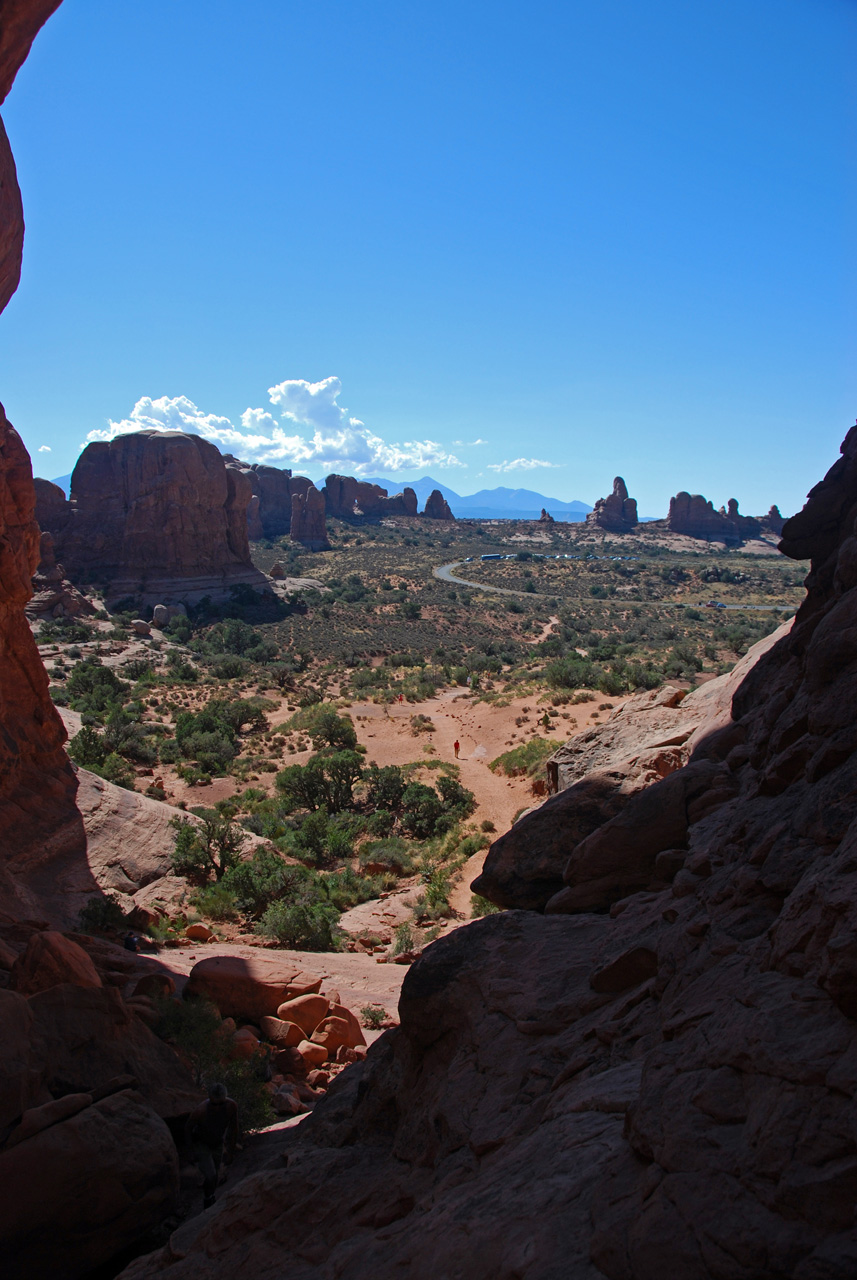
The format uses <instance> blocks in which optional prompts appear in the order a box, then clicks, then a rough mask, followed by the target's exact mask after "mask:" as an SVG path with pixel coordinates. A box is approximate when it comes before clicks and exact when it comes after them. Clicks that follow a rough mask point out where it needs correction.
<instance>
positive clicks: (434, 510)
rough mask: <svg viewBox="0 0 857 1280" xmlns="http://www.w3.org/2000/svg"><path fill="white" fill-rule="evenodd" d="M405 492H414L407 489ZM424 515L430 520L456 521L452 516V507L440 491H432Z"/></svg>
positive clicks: (427, 499)
mask: <svg viewBox="0 0 857 1280" xmlns="http://www.w3.org/2000/svg"><path fill="white" fill-rule="evenodd" d="M405 492H406V493H412V492H413V490H411V489H407V490H405ZM423 515H424V516H427V517H428V519H429V520H454V519H455V516H454V515H453V514H452V508H451V507H450V505H449V503H448V502H447V500H446V498H445V497H444V496H443V494H442V493H441V491H440V489H432V491H431V493H430V494H429V496H428V497H427V498H426V505H425V510H424V511H423Z"/></svg>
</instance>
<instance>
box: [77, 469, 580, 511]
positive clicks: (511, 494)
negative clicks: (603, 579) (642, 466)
mask: <svg viewBox="0 0 857 1280" xmlns="http://www.w3.org/2000/svg"><path fill="white" fill-rule="evenodd" d="M360 479H361V480H362V479H364V477H363V476H361V477H360ZM70 483H71V473H70V472H69V474H68V475H67V476H57V477H56V479H55V480H54V484H58V485H59V487H60V488H61V489H62V490H64V492H65V495H66V497H68V493H69V485H70ZM367 483H368V484H379V485H380V486H381V488H382V489H386V490H387V492H388V493H389V494H394V493H401V492H402V490H403V489H404V488H405V487H406V485H407V487H408V488H409V489H413V490H414V492H415V493H416V495H417V500H418V501H419V504H420V507H423V506H425V501H426V498H427V497H428V496H429V494H430V493H431V491H432V489H440V491H441V493H442V494H443V496H444V497H445V498H446V500H447V502H448V503H449V505H450V507H451V508H452V514H453V515H454V516H460V517H461V518H463V519H465V520H467V519H471V520H538V518H539V516H540V515H541V513H542V508H543V507H544V509H545V511H547V512H548V514H549V515H552V516H553V518H554V520H571V521H575V520H585V519H586V513H587V512H588V511H591V510H592V508H591V507H590V506H588V505H587V504H586V503H585V502H560V501H559V499H558V498H547V497H545V495H544V494H543V493H536V492H535V490H533V489H506V488H504V487H503V486H502V485H501V486H500V487H498V488H497V489H480V490H479V492H478V493H471V494H469V495H466V496H462V495H461V494H460V493H456V492H455V490H454V489H450V488H449V487H448V486H447V485H445V484H441V483H440V481H439V480H432V478H431V476H423V478H422V480H408V481H405V482H402V481H399V480H385V479H384V478H383V477H382V476H371V477H369V478H368V480H367Z"/></svg>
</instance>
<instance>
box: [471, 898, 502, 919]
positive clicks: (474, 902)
mask: <svg viewBox="0 0 857 1280" xmlns="http://www.w3.org/2000/svg"><path fill="white" fill-rule="evenodd" d="M502 909H503V908H502V907H498V906H497V904H496V903H494V902H492V901H491V899H490V898H483V897H482V895H481V894H479V893H472V894H471V895H470V917H471V919H472V920H479V919H480V918H481V917H482V916H491V915H494V914H495V913H496V912H498V911H502Z"/></svg>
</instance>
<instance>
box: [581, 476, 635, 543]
mask: <svg viewBox="0 0 857 1280" xmlns="http://www.w3.org/2000/svg"><path fill="white" fill-rule="evenodd" d="M586 523H587V524H591V525H597V526H598V528H599V529H607V530H609V531H610V532H611V533H628V532H630V530H631V529H636V527H637V524H638V520H637V500H636V498H629V497H628V488H627V485H626V484H625V481H624V480H623V479H622V477H621V476H617V477H616V479H615V480H614V481H613V492H612V493H611V494H610V496H609V497H607V498H599V499H598V501H597V502H596V504H595V506H594V507H593V509H592V510H591V511H590V512H589V514H588V515H587V517H586Z"/></svg>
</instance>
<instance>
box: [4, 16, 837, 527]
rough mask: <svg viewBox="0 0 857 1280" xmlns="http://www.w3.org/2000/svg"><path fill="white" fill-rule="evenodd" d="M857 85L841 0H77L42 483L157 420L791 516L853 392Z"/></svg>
mask: <svg viewBox="0 0 857 1280" xmlns="http://www.w3.org/2000/svg"><path fill="white" fill-rule="evenodd" d="M855 89H857V6H855V5H854V4H853V3H851V0H646V2H645V3H640V0H599V2H598V3H597V4H592V3H591V0H586V3H583V2H582V0H563V2H562V3H554V2H553V0H550V2H548V0H529V2H528V3H527V4H526V5H524V4H522V3H520V0H518V3H515V4H512V3H507V2H506V0H499V2H496V0H495V2H492V3H491V4H488V3H486V2H485V0H479V2H476V0H454V2H453V0H432V3H431V4H429V3H426V2H422V3H409V2H408V0H396V2H395V3H392V0H373V3H371V4H368V3H357V2H356V0H316V2H315V3H308V2H307V0H301V3H294V2H293V0H254V3H253V4H251V5H245V6H241V7H240V8H238V7H236V6H235V4H234V0H230V3H228V4H227V3H224V2H221V0H205V2H204V3H203V0H178V2H177V0H145V2H144V0H121V3H116V0H65V3H64V4H63V5H62V7H61V8H60V9H59V11H58V12H57V13H56V14H55V15H54V17H53V18H51V19H50V21H49V22H48V24H47V26H46V27H45V28H44V30H43V31H42V33H41V34H40V36H39V37H38V39H37V41H36V44H35V46H34V48H33V51H32V53H31V56H30V59H29V60H28V62H27V63H26V64H25V66H24V68H23V69H22V71H21V73H20V74H19V77H18V81H17V83H16V85H15V87H14V89H13V91H12V93H11V95H10V97H9V100H8V102H7V104H6V107H5V109H4V115H5V119H6V126H7V130H8V132H9V135H10V138H11V141H12V146H13V149H14V151H15V155H16V159H17V163H18V172H19V180H20V183H21V187H22V190H23V195H24V208H25V214H26V218H27V237H26V245H25V263H24V272H23V277H22V283H21V288H20V290H19V292H18V294H17V295H16V297H15V298H14V299H13V300H12V302H11V303H10V305H9V307H8V309H7V311H6V313H5V314H4V315H3V316H2V317H0V395H2V399H3V402H4V403H5V405H6V409H7V412H8V414H9V417H10V419H11V420H12V421H13V422H14V423H15V424H16V426H17V427H18V428H19V430H20V431H21V433H22V435H23V437H24V439H25V442H26V443H27V445H28V447H29V448H30V450H31V452H32V454H33V458H34V467H35V470H36V472H37V474H41V475H47V476H54V475H59V474H62V473H64V472H67V471H68V470H70V469H71V466H72V464H73V462H74V460H75V458H76V456H77V454H78V452H79V449H80V447H81V445H82V444H83V443H84V442H85V441H86V439H87V438H88V437H89V436H90V434H91V433H101V434H102V435H103V434H104V433H107V434H110V433H111V432H113V431H116V430H123V429H128V428H129V427H131V426H134V425H136V424H146V423H149V422H155V423H159V424H162V425H183V426H185V427H186V428H189V429H193V430H201V431H203V432H204V433H206V434H208V435H210V436H211V438H213V439H215V440H217V441H219V442H221V443H222V445H223V447H224V449H231V451H232V452H236V453H239V454H241V455H242V456H244V457H247V458H249V459H250V460H269V461H273V462H274V463H275V464H277V465H293V466H294V467H295V469H296V470H302V471H304V472H306V473H307V474H310V475H312V476H314V477H320V476H322V475H324V474H325V473H326V472H327V471H328V470H331V469H336V470H340V471H348V470H351V471H355V472H357V473H358V474H359V473H361V472H362V473H363V474H365V475H378V474H383V475H395V476H396V477H397V478H403V479H409V478H415V477H416V476H418V475H422V474H424V473H425V472H429V473H430V474H432V475H434V476H436V477H437V478H438V479H441V480H443V481H444V482H445V483H447V484H449V485H451V486H452V487H453V488H454V489H456V490H457V491H459V492H462V493H468V492H472V491H474V490H476V489H480V488H483V487H492V486H493V485H495V484H505V485H509V486H511V487H517V486H519V485H523V486H526V487H528V488H534V489H539V490H541V491H542V492H546V493H548V494H550V495H551V496H554V497H558V498H562V499H564V500H571V499H574V498H579V499H582V500H584V501H588V502H593V501H594V499H595V498H597V497H598V496H599V495H601V494H604V493H606V492H608V491H609V488H610V484H611V482H612V478H613V476H614V474H616V473H617V472H619V473H621V474H623V475H624V476H625V479H626V480H627V482H628V485H629V488H630V491H631V493H632V494H633V495H635V496H636V497H637V498H638V500H639V502H640V510H641V511H642V512H643V513H644V514H648V515H658V514H663V513H665V511H666V506H667V502H668V499H669V497H670V495H671V494H673V493H675V492H676V491H677V490H678V489H681V488H684V489H689V490H691V491H699V492H703V493H705V495H706V496H707V497H709V498H712V499H713V500H714V502H715V504H716V505H719V504H720V503H723V502H725V501H726V499H727V498H729V497H733V496H734V497H737V498H738V499H739V501H740V504H741V508H742V510H744V511H748V512H760V511H763V510H766V509H767V507H768V506H769V505H770V504H771V503H772V502H778V503H779V504H780V506H781V508H782V509H783V511H785V512H790V511H792V510H794V509H796V508H797V507H798V506H800V504H801V503H802V501H803V498H804V495H805V493H806V491H807V489H808V488H809V487H810V486H811V485H812V484H813V483H815V482H816V481H817V480H818V479H819V478H820V476H821V475H822V473H823V472H824V471H825V470H826V469H827V467H828V466H829V465H830V463H831V462H832V461H833V459H834V457H835V456H836V452H837V450H838V446H839V442H840V440H841V439H842V437H843V436H844V434H845V432H846V430H847V428H848V427H849V426H850V425H851V423H852V422H853V420H854V416H855V413H857V363H855V338H857V323H855V314H854V298H855V295H857V290H855V285H857V255H855V247H854V246H855V229H856V228H855V223H857V183H855V177H854V158H855V151H857V148H855V143H857V128H855V107H854V103H855ZM111 423H113V424H117V425H114V426H111V425H110V424H111ZM477 442H481V443H477ZM40 450H42V452H39V451H40ZM48 450H49V452H48Z"/></svg>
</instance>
